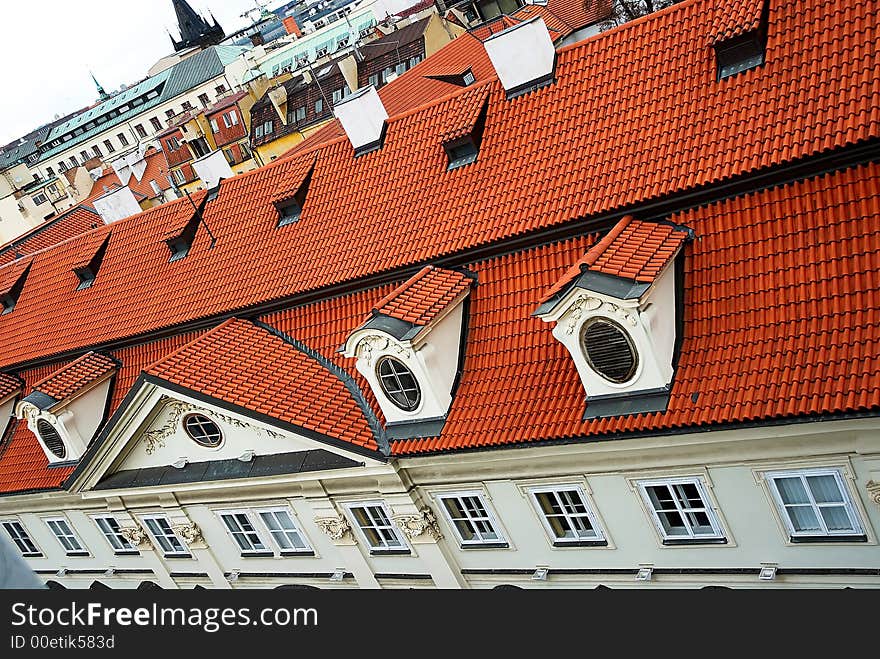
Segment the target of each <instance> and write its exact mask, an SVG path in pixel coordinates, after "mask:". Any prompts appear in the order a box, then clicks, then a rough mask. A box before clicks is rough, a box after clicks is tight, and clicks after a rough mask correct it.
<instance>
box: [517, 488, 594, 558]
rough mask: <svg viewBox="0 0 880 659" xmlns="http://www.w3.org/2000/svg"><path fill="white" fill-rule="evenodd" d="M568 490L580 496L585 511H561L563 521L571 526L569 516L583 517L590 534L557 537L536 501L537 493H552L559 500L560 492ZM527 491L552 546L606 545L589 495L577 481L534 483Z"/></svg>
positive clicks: (538, 502)
mask: <svg viewBox="0 0 880 659" xmlns="http://www.w3.org/2000/svg"><path fill="white" fill-rule="evenodd" d="M570 491H574V492H576V493H577V495H578V496H579V497H580V499H581V503H582V504H583V506H584V510H585V512H584V513H582V514H572V513H568V512H563V514H562V517H564V518H565V521H566V522H567V523H568V525H569V527H571V526H572V524H571V519H570V518H575V517H585V518H586V519H587V521H588V522H589V523H590V526H591V527H592V529H593V535H592V536H583V537H574V538H559V537H557V536H556V533H555V532H554V531H553V526H552V525H551V524H550V520H549V519H548V518H547V514H546V513H545V512H544V510H543V509H542V508H541V503H540V501H538V495H539V494H551V493H552V494H554V495H556V499H557V501H559V493H560V492H570ZM527 492H528V493H529V499H531V501H532V505H533V506H534V508H535V513H536V514H537V515H538V517H539V518H540V520H541V523H542V524H543V525H544V530H545V531H546V532H547V537H548V538H549V539H550V542H551V543H552V544H553V546H554V547H566V546H590V545H601V546H607V545H608V541H607V540H606V539H605V532H604V530H603V529H602V526H601V525H600V524H599V520H598V518H597V517H596V513H595V510H594V508H593V505H592V502H591V501H590V499H589V497H587V494H586V492H584V488H582V487H581V486H580V485H578V484H577V483H559V484H556V483H554V484H552V485H535V486H531V487H529V488H527Z"/></svg>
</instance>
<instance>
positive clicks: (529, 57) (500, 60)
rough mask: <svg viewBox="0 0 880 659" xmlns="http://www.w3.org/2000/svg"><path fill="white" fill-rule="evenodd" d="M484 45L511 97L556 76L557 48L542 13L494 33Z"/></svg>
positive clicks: (539, 85) (545, 82)
mask: <svg viewBox="0 0 880 659" xmlns="http://www.w3.org/2000/svg"><path fill="white" fill-rule="evenodd" d="M483 46H484V47H485V48H486V53H487V54H488V55H489V59H490V60H491V61H492V66H494V67H495V72H496V73H497V74H498V79H499V80H500V81H501V84H502V85H504V90H505V91H506V92H507V97H508V98H513V97H514V96H519V95H520V94H523V93H525V92H528V91H531V90H533V89H537V88H538V87H543V86H544V85H545V84H549V83H550V82H551V81H552V80H553V69H554V66H555V64H556V48H555V47H554V46H553V40H552V39H551V38H550V32H548V31H547V26H546V25H545V24H544V19H542V18H541V17H540V16H535V17H534V18H532V19H529V20H527V21H523V22H522V23H517V24H516V25H514V26H513V27H509V28H507V29H506V30H502V31H501V32H498V33H497V34H493V35H492V36H490V37H489V38H488V39H486V40H485V41H484V42H483Z"/></svg>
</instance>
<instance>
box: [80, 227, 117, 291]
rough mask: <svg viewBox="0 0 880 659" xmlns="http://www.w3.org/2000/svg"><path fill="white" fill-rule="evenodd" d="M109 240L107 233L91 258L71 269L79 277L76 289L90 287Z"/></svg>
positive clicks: (96, 274)
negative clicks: (84, 263) (82, 264)
mask: <svg viewBox="0 0 880 659" xmlns="http://www.w3.org/2000/svg"><path fill="white" fill-rule="evenodd" d="M109 242H110V234H107V237H106V238H105V239H104V242H102V243H101V246H100V247H99V248H98V251H97V252H95V255H94V256H93V257H92V260H91V261H89V262H88V264H86V265H84V266H82V267H79V268H74V269H73V272H74V274H75V275H76V276H77V278H78V279H79V285H78V286H77V287H76V290H78V291H81V290H83V289H85V288H91V286H92V284H94V283H95V279H96V278H97V276H98V269H99V268H100V267H101V262H102V261H103V260H104V254H105V253H106V252H107V245H108V243H109Z"/></svg>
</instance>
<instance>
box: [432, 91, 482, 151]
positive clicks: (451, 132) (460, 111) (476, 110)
mask: <svg viewBox="0 0 880 659" xmlns="http://www.w3.org/2000/svg"><path fill="white" fill-rule="evenodd" d="M488 98H489V88H488V87H486V86H485V85H484V86H480V87H475V88H473V89H472V90H471V91H470V92H469V93H467V94H462V96H461V102H460V103H457V104H456V106H455V109H454V111H453V114H451V115H450V116H449V128H448V129H447V130H446V131H445V132H444V133H443V135H442V136H441V138H440V141H441V142H442V143H446V142H451V141H453V140H457V139H458V138H460V137H464V136H465V135H470V134H471V133H473V131H474V126H475V125H476V123H477V119H478V118H479V116H480V111H481V110H482V109H483V108H484V107H485V106H486V101H487V100H488Z"/></svg>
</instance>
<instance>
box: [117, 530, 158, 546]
mask: <svg viewBox="0 0 880 659" xmlns="http://www.w3.org/2000/svg"><path fill="white" fill-rule="evenodd" d="M119 534H120V535H121V536H122V537H123V538H125V539H126V540H128V543H129V544H130V545H131V546H132V547H143V548H144V549H149V548H150V547H151V545H150V539H149V537H148V536H147V532H146V531H144V530H143V529H142V528H141V527H139V526H124V527H122V528H120V529H119Z"/></svg>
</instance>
